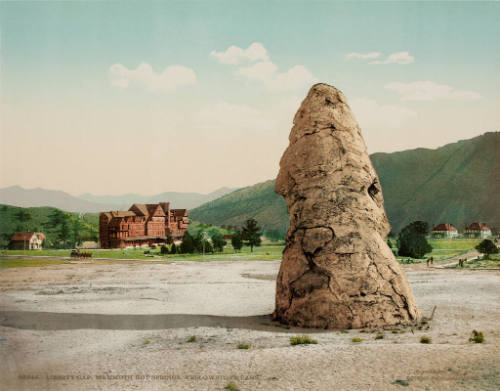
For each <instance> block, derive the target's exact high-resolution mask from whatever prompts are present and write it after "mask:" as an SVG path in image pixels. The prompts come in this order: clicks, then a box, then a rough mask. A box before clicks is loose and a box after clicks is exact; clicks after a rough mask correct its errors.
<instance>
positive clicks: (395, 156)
mask: <svg viewBox="0 0 500 391" xmlns="http://www.w3.org/2000/svg"><path fill="white" fill-rule="evenodd" d="M370 158H371V160H372V163H373V165H374V167H375V169H376V171H377V173H378V175H379V179H380V183H381V187H382V192H383V195H384V200H385V208H386V212H387V216H388V218H389V222H390V223H391V226H392V230H393V232H399V231H400V230H401V229H402V228H403V227H404V226H405V225H407V224H409V223H410V222H412V221H415V220H423V221H427V222H428V223H429V224H431V225H434V224H438V223H441V222H448V223H452V224H453V225H454V226H456V227H457V228H458V229H459V230H463V228H464V226H465V225H466V224H469V223H471V222H475V221H480V222H485V223H486V224H488V225H490V226H492V227H500V132H488V133H485V134H483V135H481V136H478V137H475V138H472V139H468V140H461V141H458V142H456V143H452V144H447V145H445V146H443V147H440V148H437V149H426V148H418V149H413V150H406V151H401V152H394V153H375V154H372V155H371V156H370ZM190 217H191V218H192V219H194V220H197V221H201V222H204V223H209V224H214V225H235V226H240V225H242V224H243V223H244V221H245V220H246V219H248V218H255V219H256V220H257V221H258V222H259V224H260V226H261V228H262V229H263V230H264V231H267V232H269V231H276V232H279V233H280V234H281V235H283V234H284V233H285V232H286V230H287V229H288V221H289V220H288V214H287V209H286V204H285V202H284V200H283V198H282V197H281V196H279V195H277V194H275V193H274V180H269V181H266V182H263V183H259V184H256V185H254V186H249V187H246V188H243V189H239V190H237V191H234V192H232V193H229V194H226V195H225V196H223V197H221V198H218V199H216V200H214V201H211V202H208V203H206V204H204V205H202V206H199V207H197V208H195V209H193V210H191V211H190Z"/></svg>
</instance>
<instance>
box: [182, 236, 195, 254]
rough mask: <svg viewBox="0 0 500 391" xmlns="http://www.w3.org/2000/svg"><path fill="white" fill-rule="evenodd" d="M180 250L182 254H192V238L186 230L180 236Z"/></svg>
mask: <svg viewBox="0 0 500 391" xmlns="http://www.w3.org/2000/svg"><path fill="white" fill-rule="evenodd" d="M180 247H181V252H182V253H183V254H192V253H194V250H195V247H194V238H193V236H192V235H191V234H190V233H189V232H188V231H186V232H185V233H184V236H183V237H182V243H181V246H180Z"/></svg>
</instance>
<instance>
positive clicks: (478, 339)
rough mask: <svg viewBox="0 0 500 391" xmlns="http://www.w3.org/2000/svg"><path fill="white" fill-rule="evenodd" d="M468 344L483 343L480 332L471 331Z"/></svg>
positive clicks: (482, 336) (482, 335)
mask: <svg viewBox="0 0 500 391" xmlns="http://www.w3.org/2000/svg"><path fill="white" fill-rule="evenodd" d="M469 342H474V343H483V342H484V334H483V332H482V331H477V330H472V335H471V337H470V338H469Z"/></svg>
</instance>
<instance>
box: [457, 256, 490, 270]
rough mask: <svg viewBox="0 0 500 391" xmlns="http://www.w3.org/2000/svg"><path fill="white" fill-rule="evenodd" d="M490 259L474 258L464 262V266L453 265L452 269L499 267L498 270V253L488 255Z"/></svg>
mask: <svg viewBox="0 0 500 391" xmlns="http://www.w3.org/2000/svg"><path fill="white" fill-rule="evenodd" d="M489 258H490V259H474V260H473V261H469V262H466V263H465V264H464V267H459V266H458V265H454V266H453V269H499V270H500V255H499V254H494V255H490V257H489Z"/></svg>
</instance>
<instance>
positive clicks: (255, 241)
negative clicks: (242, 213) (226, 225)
mask: <svg viewBox="0 0 500 391" xmlns="http://www.w3.org/2000/svg"><path fill="white" fill-rule="evenodd" d="M241 229H242V231H243V232H242V235H243V239H244V240H245V244H246V245H247V246H250V251H251V252H253V247H254V246H260V242H261V240H260V236H261V235H262V233H261V232H259V231H260V227H259V226H258V225H257V220H255V219H248V220H247V221H246V222H245V225H244V226H243V227H242V228H241Z"/></svg>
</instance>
